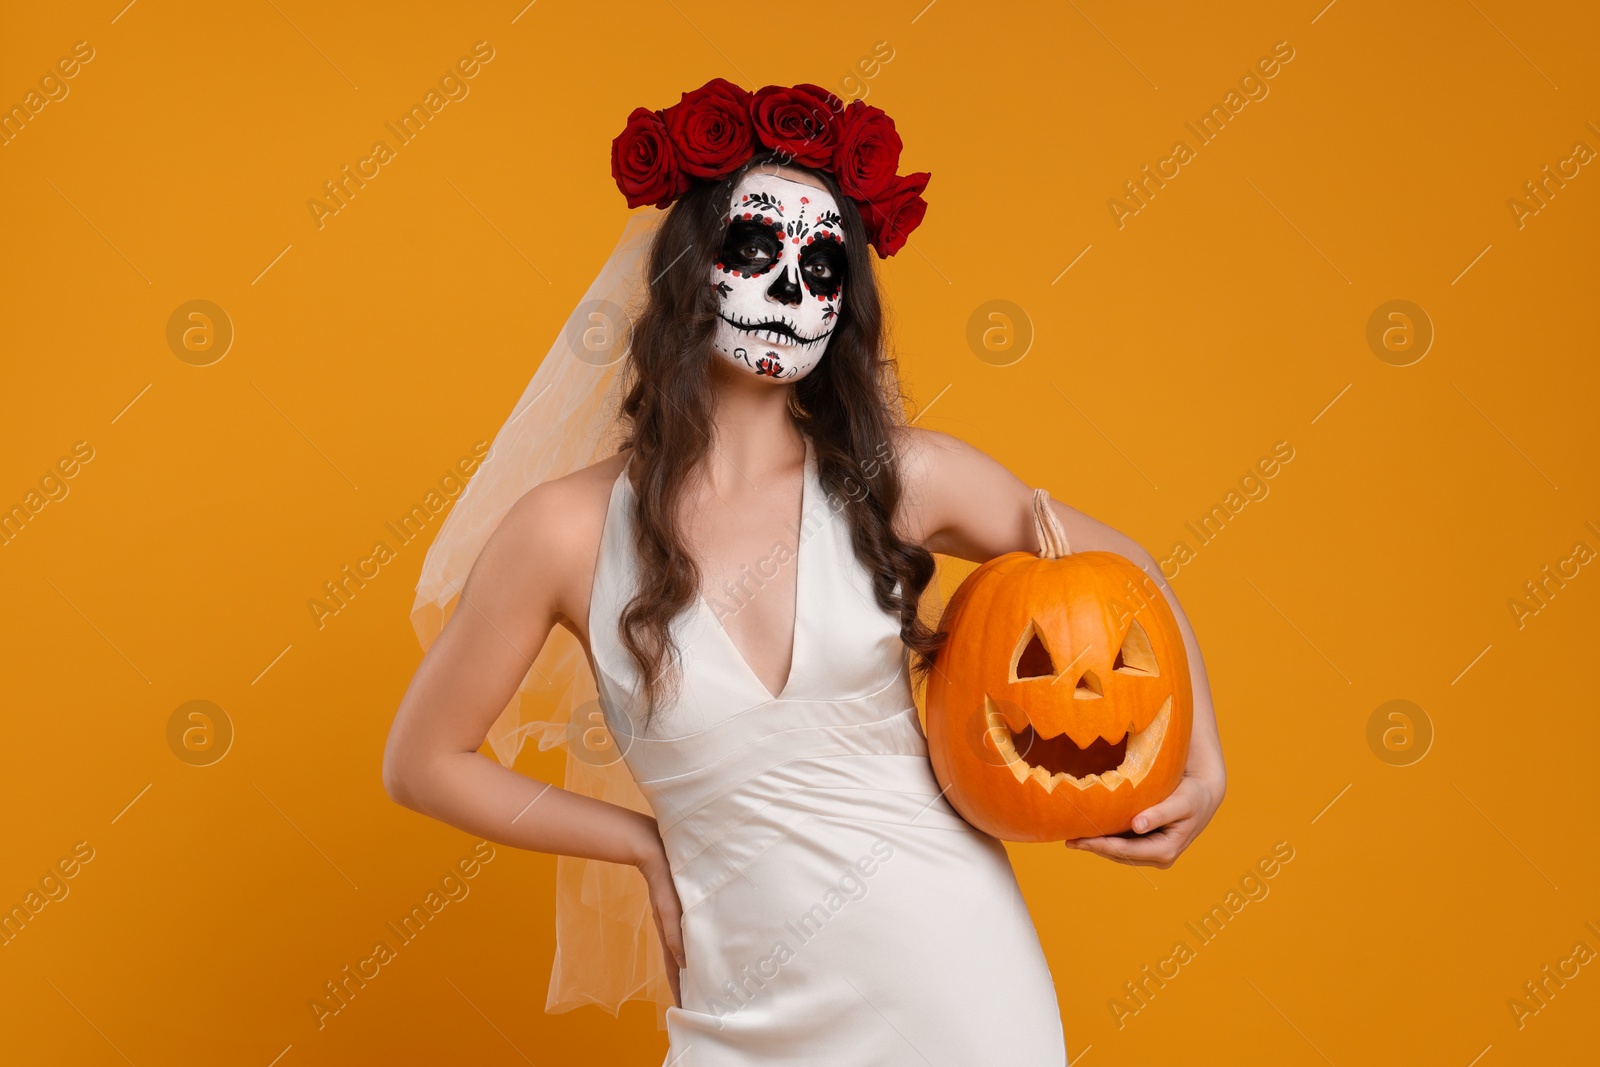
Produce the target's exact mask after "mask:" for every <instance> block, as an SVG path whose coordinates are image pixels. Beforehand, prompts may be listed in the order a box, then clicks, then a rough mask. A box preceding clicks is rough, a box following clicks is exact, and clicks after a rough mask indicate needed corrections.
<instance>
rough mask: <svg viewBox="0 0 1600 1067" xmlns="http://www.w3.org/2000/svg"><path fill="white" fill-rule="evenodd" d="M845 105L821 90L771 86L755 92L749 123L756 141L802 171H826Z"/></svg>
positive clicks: (811, 87) (815, 87)
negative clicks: (818, 169)
mask: <svg viewBox="0 0 1600 1067" xmlns="http://www.w3.org/2000/svg"><path fill="white" fill-rule="evenodd" d="M842 110H844V101H843V100H840V99H839V98H838V97H837V96H834V95H833V94H832V93H830V92H828V90H826V89H823V88H821V87H820V86H816V85H810V84H804V83H803V84H800V85H795V86H782V85H768V86H766V87H765V88H762V89H758V90H757V91H756V95H755V98H754V99H753V100H752V101H751V104H750V119H751V121H752V122H753V123H754V124H755V130H756V137H757V138H758V139H759V140H760V141H761V143H762V144H764V145H766V146H767V147H768V148H772V149H776V150H777V151H779V152H782V153H784V154H785V155H787V156H788V157H789V158H790V159H792V160H793V161H794V162H796V163H798V164H800V165H801V166H802V167H825V166H827V165H828V163H829V162H830V161H831V160H832V159H833V149H834V146H835V145H836V144H837V143H838V140H839V119H838V113H839V112H840V111H842Z"/></svg>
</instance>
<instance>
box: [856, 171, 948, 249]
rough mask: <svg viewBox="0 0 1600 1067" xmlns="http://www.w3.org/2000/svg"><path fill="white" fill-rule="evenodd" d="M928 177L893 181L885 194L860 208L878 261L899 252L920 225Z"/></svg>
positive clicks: (925, 208)
mask: <svg viewBox="0 0 1600 1067" xmlns="http://www.w3.org/2000/svg"><path fill="white" fill-rule="evenodd" d="M929 177H931V175H929V173H928V172H927V171H918V172H917V173H915V174H907V175H904V176H902V177H899V178H896V179H894V181H893V183H892V184H891V185H890V186H889V188H888V191H887V192H885V193H884V194H883V195H881V196H879V197H877V198H876V199H873V200H868V201H867V202H865V203H864V204H861V205H860V207H861V221H862V222H864V223H865V224H866V227H867V233H868V234H869V235H870V238H871V241H872V247H873V248H875V249H877V250H878V257H879V258H880V259H888V258H889V257H890V256H892V255H894V254H895V253H896V252H898V251H900V249H901V248H902V247H904V245H905V243H906V238H907V237H909V236H911V231H912V230H914V229H916V228H917V227H918V226H919V225H921V223H922V216H923V215H925V214H927V212H928V202H927V201H926V200H924V199H922V191H923V190H924V189H926V188H927V187H928V178H929Z"/></svg>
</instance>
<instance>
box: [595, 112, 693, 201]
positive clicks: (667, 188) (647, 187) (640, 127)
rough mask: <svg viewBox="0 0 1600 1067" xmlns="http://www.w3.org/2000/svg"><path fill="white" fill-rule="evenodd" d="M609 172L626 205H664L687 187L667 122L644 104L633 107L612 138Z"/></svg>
mask: <svg viewBox="0 0 1600 1067" xmlns="http://www.w3.org/2000/svg"><path fill="white" fill-rule="evenodd" d="M611 176H612V177H613V178H615V179H616V182H617V188H618V189H621V190H622V195H623V196H625V197H627V198H628V206H629V207H639V206H640V205H641V204H652V203H653V204H655V206H656V207H661V208H664V207H666V206H667V205H668V204H671V203H672V201H673V200H675V199H676V198H677V197H678V196H680V195H682V194H683V193H684V192H685V191H687V190H688V188H689V177H688V175H686V174H684V173H683V170H682V168H681V167H680V166H679V165H678V156H677V153H676V151H674V149H673V147H672V138H671V137H670V136H669V135H668V133H667V127H666V124H665V123H664V122H662V121H661V116H660V115H658V114H656V113H655V112H654V111H651V110H650V109H649V108H643V107H636V108H634V109H633V114H631V115H629V116H628V124H627V125H626V126H624V127H623V128H622V132H621V133H619V134H617V137H616V140H614V141H612V142H611Z"/></svg>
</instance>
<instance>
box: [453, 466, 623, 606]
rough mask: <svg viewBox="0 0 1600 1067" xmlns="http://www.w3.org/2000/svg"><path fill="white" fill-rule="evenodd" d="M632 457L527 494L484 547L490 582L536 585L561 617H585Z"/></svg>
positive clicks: (554, 481)
mask: <svg viewBox="0 0 1600 1067" xmlns="http://www.w3.org/2000/svg"><path fill="white" fill-rule="evenodd" d="M628 455H629V453H627V452H619V453H617V454H616V455H614V456H610V457H608V458H606V459H603V460H600V461H599V462H597V463H592V464H590V465H589V466H587V467H582V468H579V469H578V470H575V471H573V472H572V473H571V474H568V475H565V476H563V477H560V478H552V479H550V480H549V481H547V482H541V483H540V484H538V485H536V486H534V487H533V488H532V489H529V490H528V491H527V492H526V493H523V494H522V496H521V497H519V498H518V499H517V502H516V503H515V504H512V505H511V508H510V510H508V511H507V512H506V514H505V517H504V518H503V519H501V520H500V525H499V526H498V527H496V528H495V531H494V533H493V534H492V535H491V536H490V538H489V541H488V543H486V544H485V545H484V550H483V555H482V557H480V562H481V563H482V564H483V567H484V569H485V571H486V575H485V577H486V580H492V581H494V582H496V583H497V584H499V583H504V584H506V585H508V586H511V587H520V588H523V589H527V588H528V587H529V585H530V583H532V584H537V585H538V586H540V587H542V588H543V590H545V591H546V593H547V595H548V596H549V598H550V602H551V604H552V607H553V608H554V610H555V611H556V613H557V614H559V615H562V616H565V617H567V618H576V617H582V615H584V614H585V613H586V611H587V608H588V596H589V588H590V586H591V584H592V582H593V579H594V568H595V561H596V558H597V556H598V555H599V551H600V536H601V533H602V532H603V531H604V530H605V521H606V508H607V506H608V504H609V503H610V500H611V490H612V487H613V486H614V485H615V484H616V480H617V476H618V475H620V474H621V473H622V469H623V466H624V464H625V463H626V462H627V460H628Z"/></svg>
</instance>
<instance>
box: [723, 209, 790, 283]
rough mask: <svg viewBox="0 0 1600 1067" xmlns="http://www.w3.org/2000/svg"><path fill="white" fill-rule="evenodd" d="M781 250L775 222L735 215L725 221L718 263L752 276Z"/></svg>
mask: <svg viewBox="0 0 1600 1067" xmlns="http://www.w3.org/2000/svg"><path fill="white" fill-rule="evenodd" d="M782 252H783V237H782V234H781V233H780V231H779V230H778V229H777V227H776V226H775V225H774V224H772V223H768V222H765V221H760V222H758V221H755V220H751V219H734V220H733V221H732V222H730V223H729V224H728V233H727V236H726V237H725V238H724V239H723V242H722V254H721V256H719V257H718V259H717V266H718V267H721V268H722V269H723V270H730V271H733V272H734V273H735V274H739V275H742V276H744V277H747V278H748V277H754V276H755V275H757V274H760V273H762V272H763V271H766V270H769V269H771V267H772V265H773V264H774V263H776V262H777V261H778V256H779V255H780V254H782Z"/></svg>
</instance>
